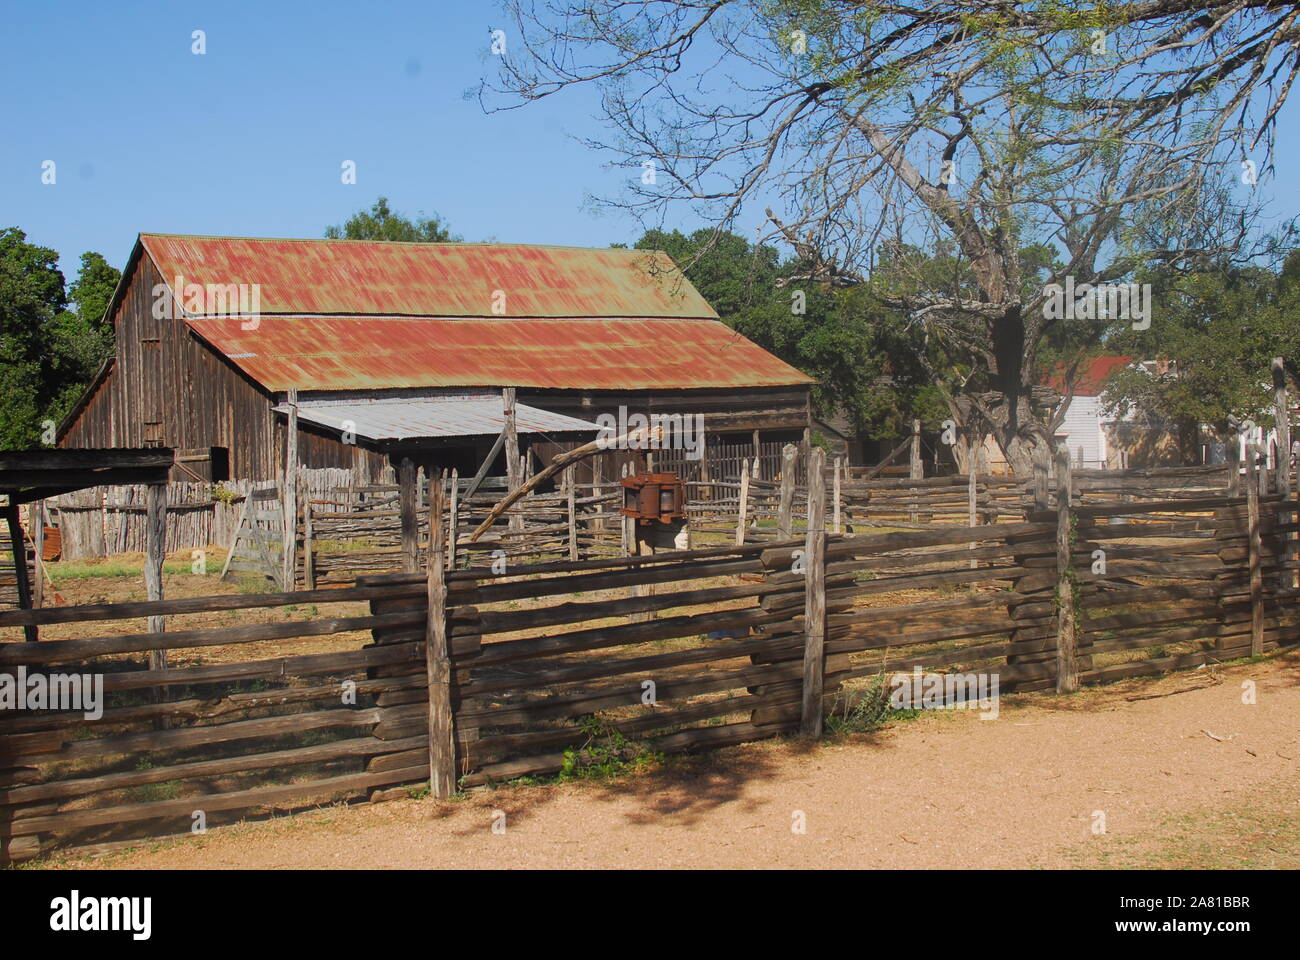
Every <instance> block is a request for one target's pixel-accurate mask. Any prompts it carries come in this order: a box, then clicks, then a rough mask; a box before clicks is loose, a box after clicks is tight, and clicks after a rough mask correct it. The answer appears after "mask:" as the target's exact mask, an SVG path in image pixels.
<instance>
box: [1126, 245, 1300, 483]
mask: <svg viewBox="0 0 1300 960" xmlns="http://www.w3.org/2000/svg"><path fill="white" fill-rule="evenodd" d="M1150 279H1151V280H1152V282H1153V286H1154V288H1155V299H1156V303H1157V304H1158V305H1159V309H1157V310H1156V311H1155V312H1154V318H1153V320H1152V323H1151V328H1150V329H1149V330H1144V331H1140V332H1136V331H1129V332H1128V333H1125V334H1123V335H1121V336H1119V337H1117V338H1116V339H1115V341H1114V346H1115V347H1116V349H1118V350H1119V351H1121V352H1124V353H1130V354H1135V355H1137V356H1142V357H1159V358H1160V359H1161V360H1162V361H1164V363H1162V364H1161V368H1160V369H1159V370H1158V371H1152V370H1149V369H1138V368H1126V369H1122V370H1120V371H1118V372H1116V373H1115V374H1113V375H1112V376H1111V378H1110V379H1109V381H1108V383H1107V385H1106V386H1107V389H1106V394H1105V396H1106V408H1107V410H1108V412H1109V413H1110V414H1111V415H1112V416H1125V417H1128V418H1132V419H1135V420H1139V421H1140V420H1142V419H1146V420H1148V421H1151V422H1152V424H1153V425H1156V426H1163V427H1166V428H1170V429H1171V430H1172V431H1173V433H1174V434H1175V435H1176V436H1177V437H1178V439H1179V442H1180V445H1181V447H1182V450H1183V456H1184V458H1186V459H1190V458H1191V457H1192V456H1193V455H1194V453H1195V451H1196V449H1197V447H1198V445H1199V440H1200V430H1201V428H1202V427H1203V426H1204V427H1208V428H1209V429H1210V430H1211V431H1213V432H1214V433H1215V434H1217V435H1218V437H1219V438H1220V439H1221V440H1224V441H1227V440H1228V438H1229V437H1230V436H1231V435H1232V434H1233V433H1234V432H1235V431H1236V429H1237V428H1238V427H1239V426H1240V425H1242V424H1244V423H1247V422H1253V423H1256V424H1259V425H1261V426H1264V427H1271V426H1272V425H1273V422H1274V417H1273V392H1272V383H1271V375H1272V369H1271V368H1272V361H1273V358H1274V357H1279V356H1280V357H1283V358H1286V359H1287V360H1288V361H1290V363H1291V372H1290V375H1291V378H1292V379H1293V380H1294V378H1295V373H1296V367H1295V360H1296V358H1297V357H1300V251H1295V252H1293V253H1292V254H1291V255H1290V256H1289V257H1288V258H1287V261H1286V264H1285V265H1284V267H1283V269H1282V270H1281V271H1280V272H1278V273H1274V272H1273V271H1271V270H1266V269H1264V268H1262V267H1255V266H1248V267H1244V268H1242V267H1234V266H1232V265H1231V264H1226V263H1225V264H1223V265H1222V267H1221V268H1220V269H1218V270H1211V271H1203V272H1199V273H1195V274H1182V275H1180V274H1171V273H1169V272H1167V271H1160V272H1157V273H1155V274H1153V275H1152V276H1151V277H1150Z"/></svg>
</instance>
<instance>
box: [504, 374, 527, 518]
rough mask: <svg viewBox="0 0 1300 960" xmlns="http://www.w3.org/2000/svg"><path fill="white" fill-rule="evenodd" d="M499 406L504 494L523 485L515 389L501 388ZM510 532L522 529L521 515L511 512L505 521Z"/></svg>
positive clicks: (512, 491)
mask: <svg viewBox="0 0 1300 960" xmlns="http://www.w3.org/2000/svg"><path fill="white" fill-rule="evenodd" d="M501 406H502V411H503V413H504V415H505V421H506V425H505V438H506V492H507V493H514V492H515V490H517V489H518V488H519V485H520V484H521V483H523V476H522V473H523V468H522V465H521V464H520V460H519V429H518V426H517V422H516V420H515V388H514V387H502V389H501ZM506 524H507V526H508V527H509V529H511V530H516V531H517V530H522V529H523V528H524V518H523V514H521V513H517V512H514V511H512V512H511V514H510V516H509V517H508V518H507V520H506Z"/></svg>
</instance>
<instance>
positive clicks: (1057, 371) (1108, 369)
mask: <svg viewBox="0 0 1300 960" xmlns="http://www.w3.org/2000/svg"><path fill="white" fill-rule="evenodd" d="M1132 362H1133V357H1126V356H1114V355H1112V356H1106V357H1096V358H1094V359H1092V360H1089V361H1088V364H1087V366H1086V367H1084V368H1083V369H1082V370H1080V371H1079V372H1078V373H1077V374H1076V377H1075V384H1074V395H1075V396H1076V397H1098V396H1101V389H1102V385H1103V384H1104V383H1105V382H1106V378H1107V377H1109V376H1110V375H1111V374H1112V373H1114V372H1115V371H1116V370H1121V369H1123V368H1124V367H1127V366H1128V365H1129V364H1130V363H1132ZM1047 385H1048V386H1049V387H1051V388H1052V389H1053V390H1055V391H1056V392H1057V393H1062V394H1063V393H1065V392H1066V387H1067V386H1068V384H1067V383H1066V381H1065V368H1064V367H1063V366H1057V367H1055V368H1054V369H1053V370H1052V372H1051V374H1050V375H1049V376H1048V377H1047Z"/></svg>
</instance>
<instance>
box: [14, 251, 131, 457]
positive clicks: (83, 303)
mask: <svg viewBox="0 0 1300 960" xmlns="http://www.w3.org/2000/svg"><path fill="white" fill-rule="evenodd" d="M118 277H119V273H118V271H117V270H116V269H115V268H113V267H112V266H110V265H109V264H108V263H107V261H105V260H104V258H103V257H102V256H100V255H99V254H97V253H86V254H84V255H83V256H82V258H81V269H80V271H79V273H78V275H77V280H76V281H75V282H74V283H73V285H72V288H71V290H65V289H64V277H63V273H62V272H61V271H60V270H59V268H58V254H57V253H56V252H55V251H54V250H51V249H50V248H48V247H41V246H37V245H36V244H32V243H28V242H27V235H26V234H25V233H24V232H23V231H22V230H20V229H18V228H17V227H9V228H7V229H4V230H0V391H3V395H4V398H5V403H4V404H3V406H0V448H3V449H7V450H14V449H25V448H29V447H36V446H39V445H40V444H41V439H42V436H41V435H42V433H43V430H44V427H43V424H44V423H45V422H46V421H54V422H56V423H57V422H58V420H59V419H60V418H61V417H62V416H63V415H64V414H65V413H66V412H67V410H68V409H69V408H70V407H71V405H72V404H73V403H74V402H75V401H76V398H77V397H78V396H80V394H81V391H82V390H83V389H84V388H85V386H86V384H87V383H88V382H89V381H90V378H91V377H92V376H94V373H95V371H96V370H97V369H98V368H99V365H100V364H101V363H102V362H103V361H104V359H105V358H106V357H107V356H108V355H109V354H110V353H111V352H112V349H113V339H112V330H111V329H110V328H109V327H108V325H107V324H106V323H105V318H104V316H103V313H104V310H105V308H106V307H107V305H108V301H109V299H110V298H111V297H112V293H113V289H114V287H116V285H117V280H118ZM70 302H71V304H72V305H74V306H75V307H76V309H75V310H69V309H68V306H69V303H70Z"/></svg>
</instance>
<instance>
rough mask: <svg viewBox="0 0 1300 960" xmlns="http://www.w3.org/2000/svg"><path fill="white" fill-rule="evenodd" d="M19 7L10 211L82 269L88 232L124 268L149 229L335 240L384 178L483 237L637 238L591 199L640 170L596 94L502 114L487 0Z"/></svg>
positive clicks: (1, 165)
mask: <svg viewBox="0 0 1300 960" xmlns="http://www.w3.org/2000/svg"><path fill="white" fill-rule="evenodd" d="M4 21H5V23H4V29H3V30H0V118H2V127H0V129H2V131H3V135H2V139H0V226H11V225H16V226H19V227H21V228H22V229H23V230H25V231H26V232H27V234H28V237H29V239H30V240H32V241H33V242H37V243H40V244H43V245H45V246H50V247H53V248H54V249H56V250H58V251H59V252H60V254H61V255H62V261H61V263H62V266H63V268H64V271H65V273H68V274H69V276H71V274H72V273H74V272H75V268H76V264H77V260H78V258H79V256H80V254H81V252H82V251H84V250H98V251H99V252H101V253H103V254H104V255H105V256H106V257H107V258H108V259H109V261H110V262H112V263H114V264H116V265H118V266H121V265H122V264H123V263H124V262H125V260H126V257H127V255H128V254H129V252H130V248H131V244H132V242H133V241H134V239H135V235H136V234H137V233H139V232H144V231H157V232H164V233H208V234H232V235H240V236H276V237H291V236H307V237H315V236H320V235H321V233H322V232H323V231H324V229H325V227H326V226H327V225H329V224H332V223H339V222H341V221H342V220H343V219H345V218H346V217H347V216H348V215H349V214H350V213H352V212H354V211H356V210H358V209H360V208H362V207H368V206H369V205H370V204H371V203H372V202H373V201H374V200H375V198H376V197H377V196H379V195H380V194H384V195H387V196H388V197H389V198H390V202H391V204H392V206H393V207H394V208H395V209H397V210H399V211H402V212H404V213H409V214H415V213H417V212H419V211H421V210H423V211H424V212H426V213H433V212H434V211H437V212H438V213H440V214H441V215H442V216H443V217H444V218H446V219H447V220H448V221H450V223H451V226H452V227H453V229H454V230H456V231H457V232H459V233H460V234H461V235H463V236H464V237H465V238H466V239H467V240H480V239H487V238H492V239H496V240H501V241H511V242H520V243H530V242H531V243H555V244H576V245H600V246H603V245H606V244H608V243H610V242H613V241H618V240H629V239H635V237H636V236H638V235H639V232H640V231H639V229H638V228H637V226H636V224H635V223H634V222H633V221H632V220H630V219H629V218H626V217H622V216H616V215H614V214H612V213H608V212H604V213H594V212H593V211H592V210H591V209H590V208H589V207H587V206H586V205H585V204H584V197H585V196H586V195H587V194H589V193H601V192H605V193H608V192H610V190H611V189H617V183H618V182H619V181H620V180H622V179H625V178H626V177H627V176H629V175H630V174H629V172H626V171H614V170H609V169H607V168H606V163H607V159H608V158H606V157H603V156H601V155H599V154H597V153H595V152H593V151H591V150H589V149H587V148H585V147H583V146H581V145H580V144H578V143H576V142H575V141H574V140H573V139H572V138H571V137H570V136H568V135H567V134H577V133H583V132H587V133H590V132H592V130H593V129H594V123H593V120H592V117H593V114H594V106H593V101H592V98H591V95H590V94H588V93H587V92H586V91H574V94H576V95H574V96H566V97H564V98H563V99H560V100H554V101H548V102H543V103H538V104H534V105H531V106H530V107H529V108H527V109H524V110H517V111H511V112H509V113H505V114H496V115H492V116H488V115H485V114H484V113H483V111H482V109H481V107H480V106H479V104H478V102H477V100H476V99H471V100H466V99H464V93H465V91H466V90H467V89H468V88H470V87H473V86H474V85H475V84H477V82H478V79H479V78H480V76H481V75H483V73H484V72H485V71H486V70H487V69H489V67H490V64H489V63H488V59H489V56H490V55H489V53H488V44H489V33H488V31H489V27H490V26H499V25H501V18H500V16H499V15H498V14H497V12H496V9H495V7H494V6H493V5H491V4H489V3H449V2H446V0H436V2H428V0H425V2H423V3H335V2H332V0H321V2H316V3H310V4H309V3H301V4H272V3H247V2H227V3H213V2H203V3H185V2H175V0H172V2H168V3H102V2H95V3H89V2H80V3H44V4H17V3H15V4H7V5H6V9H5V16H4ZM195 29H202V30H205V31H206V35H207V53H206V54H205V55H203V56H196V55H194V54H192V53H191V50H190V48H191V43H192V41H191V36H190V35H191V31H192V30H195ZM47 159H52V160H54V161H55V162H56V164H57V168H56V173H57V183H56V184H55V185H53V186H49V185H44V184H42V183H41V164H42V162H43V161H44V160H47ZM344 160H354V161H356V164H357V183H356V184H355V185H344V184H343V183H341V182H340V173H341V169H340V165H341V164H342V162H343V161H344ZM683 214H685V211H683Z"/></svg>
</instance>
